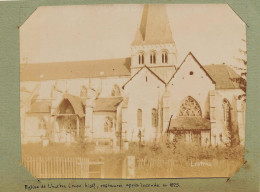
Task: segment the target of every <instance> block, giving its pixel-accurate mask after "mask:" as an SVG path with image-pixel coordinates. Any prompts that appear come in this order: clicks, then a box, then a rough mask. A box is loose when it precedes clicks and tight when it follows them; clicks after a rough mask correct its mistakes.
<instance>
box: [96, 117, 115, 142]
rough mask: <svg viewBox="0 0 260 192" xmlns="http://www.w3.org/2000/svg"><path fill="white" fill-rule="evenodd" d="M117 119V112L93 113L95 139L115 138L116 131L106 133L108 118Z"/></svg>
mask: <svg viewBox="0 0 260 192" xmlns="http://www.w3.org/2000/svg"><path fill="white" fill-rule="evenodd" d="M107 116H109V117H112V118H113V119H116V112H94V113H93V138H94V139H95V138H114V135H115V132H114V129H113V131H112V132H105V131H104V123H105V119H106V117H107Z"/></svg>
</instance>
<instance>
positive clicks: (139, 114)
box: [137, 109, 143, 127]
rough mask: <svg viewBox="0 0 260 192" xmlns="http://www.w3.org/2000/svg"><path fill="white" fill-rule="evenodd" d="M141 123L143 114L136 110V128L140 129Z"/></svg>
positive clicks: (140, 110)
mask: <svg viewBox="0 0 260 192" xmlns="http://www.w3.org/2000/svg"><path fill="white" fill-rule="evenodd" d="M142 123H143V112H142V109H138V110H137V127H142Z"/></svg>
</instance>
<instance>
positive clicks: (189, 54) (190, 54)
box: [167, 52, 216, 85]
mask: <svg viewBox="0 0 260 192" xmlns="http://www.w3.org/2000/svg"><path fill="white" fill-rule="evenodd" d="M190 56H191V57H192V58H193V59H194V61H196V63H197V64H198V65H199V67H200V68H201V69H202V70H203V71H204V72H205V74H206V75H207V76H208V77H209V79H210V80H211V81H212V83H214V84H216V82H215V80H214V79H213V78H212V77H211V76H210V75H209V73H208V72H207V71H206V70H205V68H204V67H203V66H202V65H201V64H200V62H199V61H198V60H197V59H196V57H195V56H194V55H193V54H192V53H191V52H189V53H188V55H187V56H186V57H185V59H184V60H183V61H182V63H181V65H180V66H179V67H178V68H177V70H176V71H175V73H174V74H173V76H172V77H171V78H170V80H169V81H168V83H167V85H168V84H169V83H170V82H171V80H172V79H173V78H174V77H175V75H176V73H177V72H178V71H179V70H180V69H181V67H182V65H183V64H184V63H185V61H186V59H187V58H188V57H190Z"/></svg>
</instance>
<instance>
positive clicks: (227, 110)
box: [222, 99, 231, 128]
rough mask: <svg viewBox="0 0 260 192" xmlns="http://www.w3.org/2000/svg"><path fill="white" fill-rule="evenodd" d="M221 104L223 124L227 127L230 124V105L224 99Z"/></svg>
mask: <svg viewBox="0 0 260 192" xmlns="http://www.w3.org/2000/svg"><path fill="white" fill-rule="evenodd" d="M222 106H223V115H224V117H223V119H224V123H225V126H226V127H227V128H229V127H230V124H231V115H230V111H231V110H230V109H231V107H230V103H229V101H228V100H226V99H224V100H223V105H222Z"/></svg>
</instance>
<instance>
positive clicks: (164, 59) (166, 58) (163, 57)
mask: <svg viewBox="0 0 260 192" xmlns="http://www.w3.org/2000/svg"><path fill="white" fill-rule="evenodd" d="M162 63H168V52H167V51H163V52H162Z"/></svg>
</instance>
